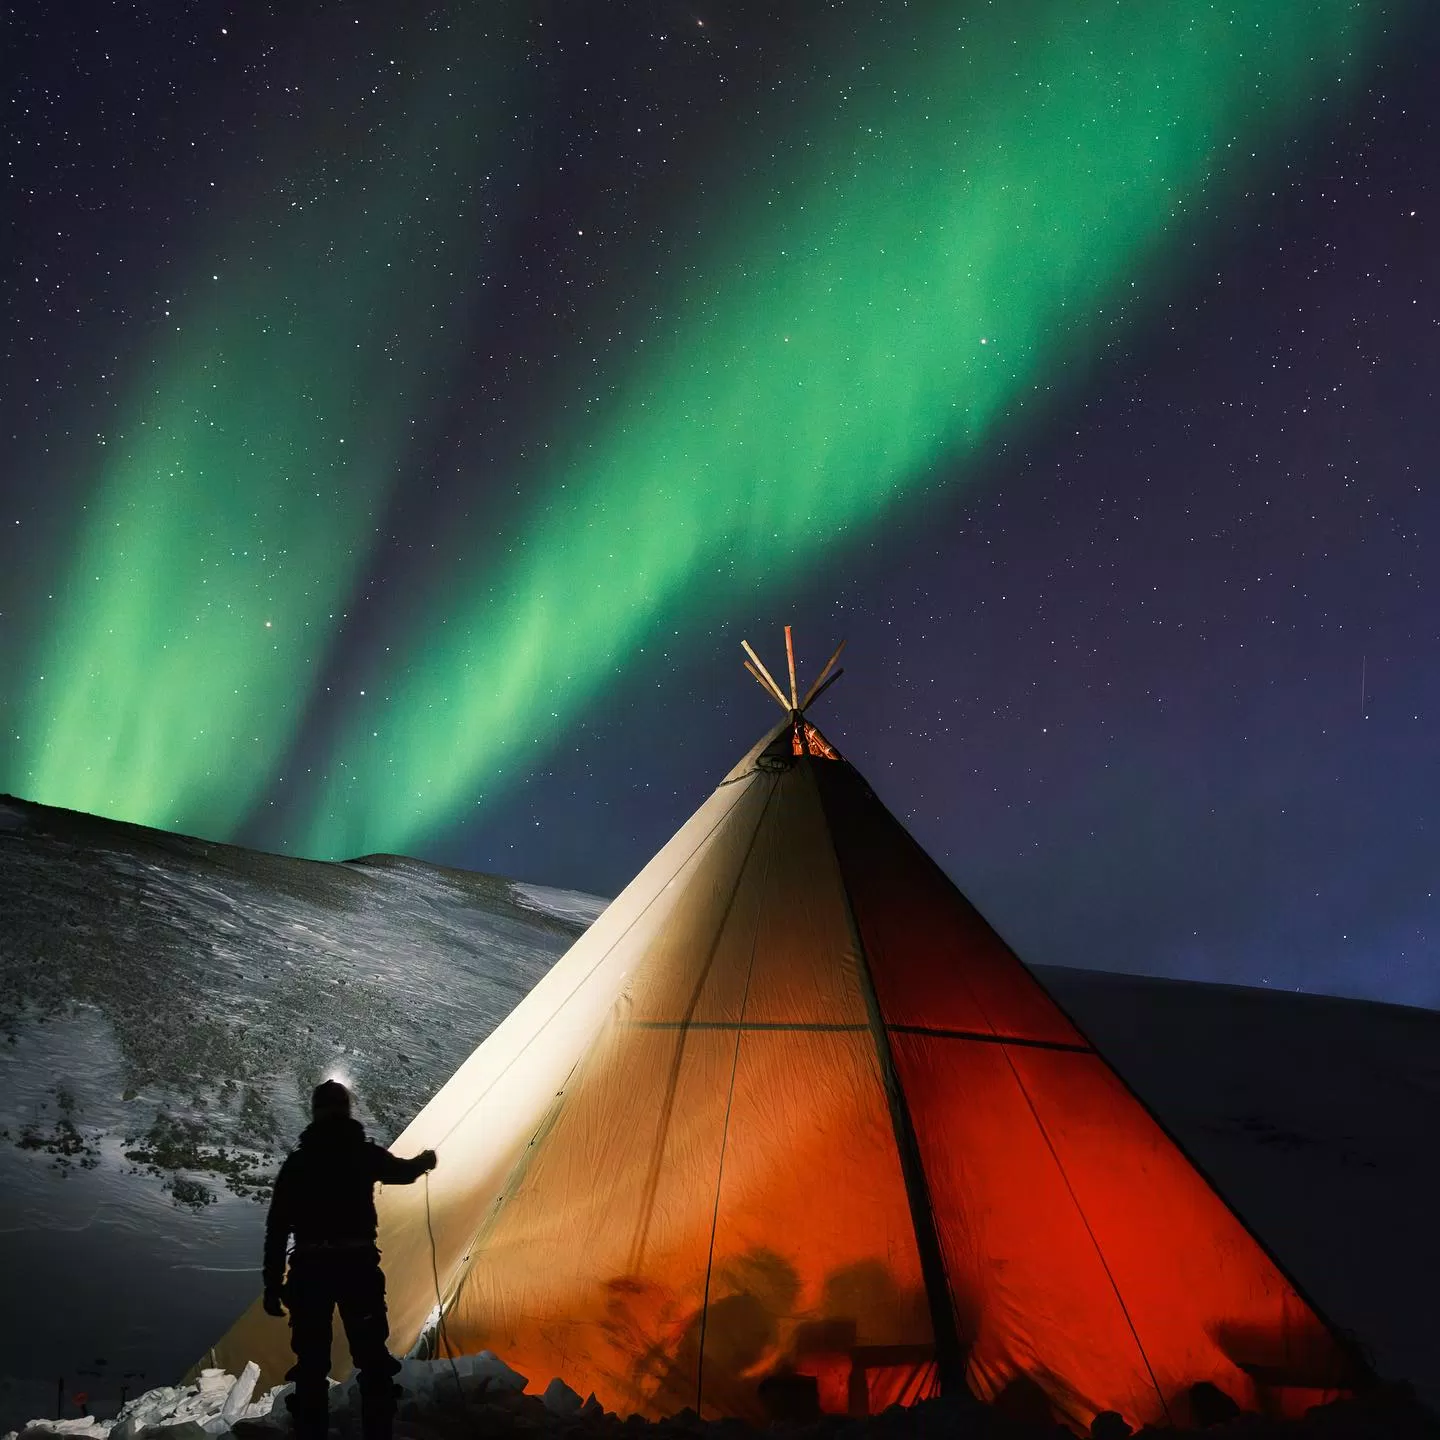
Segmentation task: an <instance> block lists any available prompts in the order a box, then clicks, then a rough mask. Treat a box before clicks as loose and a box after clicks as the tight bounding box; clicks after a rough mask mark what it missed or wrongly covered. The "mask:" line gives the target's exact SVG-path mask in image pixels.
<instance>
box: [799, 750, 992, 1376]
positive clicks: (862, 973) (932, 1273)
mask: <svg viewBox="0 0 1440 1440" xmlns="http://www.w3.org/2000/svg"><path fill="white" fill-rule="evenodd" d="M812 763H813V762H812ZM841 763H842V764H848V763H849V762H848V761H842V762H841ZM811 783H812V785H813V786H814V793H815V803H816V805H817V807H818V808H819V811H820V818H821V820H822V822H823V823H824V826H825V833H826V835H827V836H828V838H829V840H830V853H831V854H832V855H833V856H834V858H835V875H836V878H837V880H838V881H839V883H840V896H841V899H842V901H843V902H844V907H845V919H846V921H847V923H848V925H849V928H850V938H851V942H852V943H853V944H854V946H855V956H856V959H857V961H858V962H859V964H858V972H859V978H860V985H861V990H862V992H863V993H864V996H865V1008H866V1012H867V1014H868V1017H869V1022H870V1023H869V1026H868V1028H869V1030H870V1034H871V1038H872V1039H873V1040H874V1042H875V1051H876V1059H877V1060H878V1062H879V1064H880V1080H881V1084H882V1085H883V1086H884V1089H885V1096H886V1101H887V1107H888V1109H889V1111H890V1126H891V1131H892V1133H893V1135H894V1139H895V1149H896V1152H897V1154H898V1157H899V1160H900V1175H901V1181H902V1183H903V1185H904V1187H905V1200H906V1204H907V1206H908V1208H909V1211H910V1227H911V1230H912V1231H913V1233H914V1236H915V1249H916V1252H917V1255H918V1258H919V1261H920V1271H921V1275H922V1276H923V1278H924V1280H925V1298H926V1300H927V1302H928V1303H929V1308H930V1330H931V1335H932V1337H933V1339H934V1341H935V1363H936V1369H937V1371H938V1372H939V1380H940V1389H941V1393H942V1394H943V1393H944V1392H945V1389H946V1386H947V1381H952V1380H953V1381H954V1382H955V1384H956V1387H957V1393H959V1391H961V1390H963V1391H964V1392H965V1393H967V1394H968V1393H969V1387H968V1385H967V1384H966V1382H965V1367H964V1360H963V1356H964V1347H963V1346H962V1344H961V1342H960V1330H959V1326H958V1324H957V1322H956V1317H955V1297H954V1294H953V1292H952V1291H951V1289H950V1276H949V1273H948V1272H947V1270H946V1268H945V1256H944V1251H943V1250H942V1249H941V1246H940V1232H939V1229H938V1228H937V1226H936V1224H935V1206H934V1204H933V1203H932V1201H931V1198H930V1182H929V1180H928V1179H927V1178H926V1175H925V1162H924V1160H923V1158H922V1157H921V1154H920V1142H919V1138H918V1137H917V1136H916V1134H915V1125H914V1121H913V1120H912V1119H911V1116H910V1106H909V1103H908V1102H907V1100H906V1098H905V1091H904V1088H903V1086H902V1085H901V1084H900V1072H899V1070H898V1068H897V1067H896V1064H895V1053H894V1051H893V1050H892V1049H891V1047H890V1035H889V1031H888V1029H887V1027H886V1025H885V1016H884V1014H883V1013H882V1012H881V1009H880V997H879V994H878V993H877V992H876V989H875V977H874V975H873V973H872V972H871V969H870V956H869V953H868V952H867V951H866V949H865V941H864V938H863V937H862V936H861V933H860V922H859V920H858V919H857V918H856V915H855V905H854V902H853V901H852V900H851V898H850V886H849V884H848V882H847V881H846V879H845V867H844V865H843V864H842V863H841V861H840V850H839V848H838V846H837V845H836V844H835V832H834V829H833V827H832V826H831V823H830V812H829V809H828V808H827V807H826V804H825V797H824V793H823V791H822V788H821V786H820V785H819V784H818V783H817V782H816V781H815V779H814V775H813V773H812V775H811ZM917 1192H918V1193H917ZM922 1226H923V1227H924V1231H925V1238H924V1240H923V1241H922V1239H921V1231H922ZM927 1250H928V1251H929V1252H930V1255H929V1258H928V1259H927V1255H926V1252H927ZM952 1370H953V1371H954V1372H955V1373H953V1374H952V1373H951V1371H952Z"/></svg>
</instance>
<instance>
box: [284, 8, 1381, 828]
mask: <svg viewBox="0 0 1440 1440" xmlns="http://www.w3.org/2000/svg"><path fill="white" fill-rule="evenodd" d="M996 8H997V9H999V8H1002V7H996ZM1003 8H1004V9H1005V11H1006V17H1007V18H1004V19H999V18H996V12H995V10H990V9H987V10H986V11H984V12H982V16H981V18H979V19H967V20H965V21H963V23H957V17H956V15H955V13H954V12H953V10H951V9H950V8H949V7H937V10H938V11H941V12H943V13H940V14H938V15H937V16H936V17H935V18H934V20H933V23H931V24H930V25H929V26H928V30H929V33H926V34H922V35H920V36H919V37H918V43H916V44H915V45H914V46H913V48H909V47H907V49H906V53H904V54H903V55H898V56H896V55H894V54H893V51H894V48H895V47H894V46H893V45H891V46H890V50H891V52H892V54H891V59H890V60H888V61H884V62H882V63H881V64H879V65H876V64H874V63H870V64H868V65H866V66H863V67H862V66H860V65H859V64H858V62H857V64H856V65H855V66H853V67H852V70H853V71H854V77H853V78H854V84H853V88H852V89H851V93H850V98H849V102H848V106H847V107H846V108H847V109H848V119H847V120H844V121H832V122H831V123H830V125H829V127H828V131H827V133H826V135H825V138H824V141H823V144H821V145H818V146H815V147H814V148H811V147H810V146H808V145H807V146H803V147H802V146H797V147H796V153H795V155H794V156H793V157H791V158H789V159H786V158H785V157H784V156H783V155H782V157H781V159H780V160H778V161H777V162H776V164H775V166H774V168H773V172H772V173H771V175H770V177H769V179H770V183H769V184H763V185H757V184H755V183H754V182H753V179H752V181H751V182H750V183H748V184H747V185H746V186H745V187H743V188H742V187H737V194H736V195H734V196H732V197H731V201H732V203H731V204H730V206H729V207H728V208H727V209H725V210H724V211H723V212H717V213H723V214H724V215H725V217H726V219H725V223H724V225H723V227H721V226H717V227H716V228H717V230H718V231H721V232H722V233H721V234H720V238H719V239H717V241H716V242H715V244H714V245H713V246H712V247H710V251H709V253H708V254H704V255H701V256H698V257H697V256H694V255H691V256H687V261H688V263H687V264H686V265H685V266H684V268H683V270H681V271H680V273H679V274H678V275H677V277H676V279H675V281H674V284H673V288H672V293H671V294H670V295H669V297H668V301H667V303H666V304H664V305H663V307H662V311H663V314H664V316H665V320H664V323H663V324H660V325H657V326H655V327H654V328H653V329H652V330H651V331H650V333H649V334H648V335H647V338H646V341H645V342H644V343H643V344H640V345H637V348H636V358H635V360H634V363H633V365H632V367H631V369H630V371H629V373H628V374H627V375H626V376H625V377H624V379H623V382H622V383H621V386H620V398H619V402H618V404H617V405H616V406H614V407H613V408H612V412H611V415H610V418H609V419H608V420H607V421H606V422H605V423H604V424H602V425H598V426H595V427H593V428H590V427H586V426H584V425H583V424H581V425H577V426H576V427H574V430H573V433H568V434H567V433H564V432H562V433H560V435H559V436H558V439H557V444H556V447H555V448H556V449H558V450H560V451H562V452H563V453H564V454H565V455H566V456H567V457H568V458H567V459H566V460H565V461H564V462H563V463H560V464H557V465H555V466H554V467H553V468H552V470H551V472H550V473H548V474H545V475H543V476H539V477H537V478H536V483H535V484H534V485H533V486H532V487H531V493H539V494H542V495H543V496H544V497H545V498H544V500H543V503H541V504H539V505H538V506H537V507H536V508H535V510H534V512H533V513H532V514H531V515H530V517H529V519H528V523H527V527H526V529H525V531H524V533H523V535H521V536H520V537H519V538H518V539H517V541H516V543H515V544H514V545H513V547H512V549H511V551H510V552H509V556H508V558H507V559H506V560H505V562H504V563H503V564H501V565H499V566H498V567H495V568H490V569H488V570H486V571H484V572H482V573H480V574H473V575H467V576H451V577H448V583H447V584H446V585H445V587H444V600H443V604H442V603H441V602H440V600H439V599H438V596H437V602H436V606H435V610H434V613H433V615H432V616H431V619H430V623H429V625H428V629H427V630H426V632H425V633H423V637H422V638H421V639H419V640H418V641H417V643H416V644H415V645H414V646H413V648H412V649H411V650H410V652H409V653H408V654H407V655H406V656H405V657H404V658H403V659H396V660H395V661H394V663H393V666H392V668H390V669H389V670H387V671H384V672H381V673H377V674H376V676H375V678H374V680H373V682H372V685H371V686H370V687H368V688H369V691H370V695H371V697H372V698H371V699H369V700H368V701H367V702H365V703H364V706H363V707H362V708H361V709H359V710H357V711H356V712H354V713H353V714H352V715H351V716H350V717H349V720H350V726H351V728H350V730H349V731H348V733H346V734H345V735H344V736H342V737H341V739H340V742H339V743H338V745H337V746H336V748H335V749H334V750H333V751H332V764H331V766H330V770H329V775H328V778H327V781H326V786H325V788H324V790H323V792H322V794H321V796H320V798H319V801H318V803H317V805H316V807H315V810H314V813H313V816H312V820H311V823H310V825H309V826H308V829H307V830H306V831H305V832H304V834H303V836H302V837H301V838H302V848H303V849H304V850H305V851H306V853H309V854H312V855H317V856H337V855H342V854H357V853H362V852H365V851H372V850H381V849H390V850H404V849H409V848H413V847H415V846H416V845H417V844H419V843H422V842H423V841H424V839H425V838H426V836H428V835H431V834H433V833H434V832H435V831H436V830H437V829H438V828H439V827H442V826H445V825H447V824H450V823H453V822H454V821H455V820H456V819H457V818H458V817H459V816H461V815H463V814H464V813H465V812H466V811H467V810H468V809H469V808H470V807H473V806H474V805H475V804H476V803H478V801H477V797H483V795H484V794H485V793H486V792H487V791H493V788H494V787H495V786H496V785H497V784H499V783H502V782H503V781H504V780H505V779H507V778H509V777H511V776H513V775H514V774H515V773H516V772H517V771H520V770H522V769H523V767H524V766H526V765H528V764H530V763H533V760H534V758H535V756H536V753H537V748H538V746H537V741H536V736H537V735H539V734H541V733H550V732H551V731H552V729H553V726H554V724H555V721H556V719H557V718H558V720H559V722H560V724H562V725H563V724H564V723H565V722H566V720H568V719H570V718H571V717H573V716H574V715H575V714H576V713H577V710H578V708H579V707H580V706H582V705H583V703H584V702H585V700H586V699H587V697H588V696H590V695H592V694H593V693H594V692H596V690H597V689H598V688H599V687H601V686H603V685H604V684H605V683H606V682H607V681H608V680H609V679H610V678H611V677H612V676H613V675H614V674H615V673H616V672H617V671H618V670H620V669H621V668H622V667H624V666H625V665H626V664H627V662H629V661H630V660H631V659H632V657H633V656H634V654H635V653H636V651H637V648H638V647H639V646H640V645H642V644H643V643H644V642H645V641H646V640H647V639H648V638H650V637H651V636H653V635H654V633H655V632H656V630H657V628H658V626H659V624H660V622H661V620H662V618H663V619H665V620H666V621H668V622H670V623H672V624H673V623H675V622H676V621H677V620H679V621H681V622H685V621H693V620H695V619H698V618H700V617H703V616H705V615H707V614H708V615H713V614H715V613H716V611H717V610H718V608H719V605H720V602H721V601H722V599H723V598H724V597H725V596H727V595H731V596H733V595H736V594H739V595H744V596H746V597H747V599H748V597H749V596H751V595H752V594H753V593H754V592H755V590H756V589H757V587H762V586H764V585H765V584H767V583H768V582H770V581H772V580H773V579H774V578H775V577H777V576H782V575H791V574H793V573H794V572H795V571H796V569H797V567H799V566H802V565H813V564H814V563H815V562H816V561H817V559H819V558H820V557H822V556H823V555H824V553H825V552H826V550H827V549H830V548H832V547H833V546H834V544H835V542H837V541H838V540H840V539H841V538H842V537H845V536H847V535H853V534H854V533H855V532H856V531H857V529H858V528H859V527H862V526H864V525H866V524H867V523H872V522H874V521H876V520H877V519H878V518H879V517H881V516H882V515H883V514H885V513H886V512H887V511H893V510H894V509H895V508H896V507H897V505H899V504H900V502H902V501H903V500H905V499H906V498H907V497H909V498H910V499H911V500H912V501H913V500H914V499H915V498H918V497H920V496H922V495H923V494H924V492H925V490H926V488H927V487H928V486H931V485H933V484H934V483H935V482H936V472H937V467H938V466H939V465H940V464H941V462H944V463H945V465H946V471H947V474H953V473H955V472H956V471H957V470H958V469H960V468H961V466H960V464H959V463H957V462H963V460H964V458H965V457H966V456H967V455H971V454H974V453H975V452H977V451H978V450H979V449H980V447H982V446H983V445H984V444H985V442H986V440H987V437H990V436H992V435H993V434H994V431H995V427H996V425H997V422H999V421H1000V420H1001V419H1002V418H1004V417H1005V416H1006V415H1007V414H1008V413H1013V411H1014V410H1015V408H1016V407H1017V406H1018V405H1020V404H1022V403H1025V402H1027V401H1031V400H1033V397H1034V396H1035V395H1036V394H1037V393H1042V392H1043V391H1044V390H1045V389H1046V388H1047V387H1048V386H1049V385H1051V384H1052V383H1053V382H1054V381H1055V379H1056V377H1057V375H1058V372H1059V371H1060V369H1061V367H1063V366H1066V365H1067V364H1074V363H1076V362H1077V361H1083V360H1084V359H1085V358H1086V357H1087V356H1088V355H1090V354H1092V353H1093V352H1094V350H1095V348H1096V347H1097V345H1098V344H1099V343H1100V342H1101V340H1102V339H1103V338H1105V337H1106V336H1109V335H1112V334H1113V333H1114V325H1115V323H1116V319H1117V316H1118V315H1120V314H1121V313H1123V311H1124V309H1125V307H1126V305H1127V302H1128V301H1129V300H1130V299H1131V298H1132V297H1133V296H1134V295H1135V294H1136V293H1137V292H1136V289H1135V286H1136V281H1137V277H1144V276H1154V274H1155V273H1156V271H1157V268H1158V267H1160V266H1162V265H1163V262H1164V258H1165V255H1166V242H1167V241H1168V242H1169V244H1170V246H1171V247H1173V246H1174V245H1175V242H1176V241H1177V240H1178V239H1179V232H1181V231H1183V230H1184V229H1185V227H1186V226H1187V224H1188V225H1190V226H1191V227H1192V233H1193V227H1194V226H1195V225H1196V224H1197V223H1198V220H1197V212H1198V209H1199V206H1200V205H1201V203H1202V202H1203V201H1204V200H1205V199H1206V198H1207V192H1209V191H1211V190H1212V189H1213V187H1214V186H1215V184H1216V182H1217V181H1220V180H1223V179H1224V178H1225V177H1226V176H1227V175H1229V174H1234V173H1235V172H1236V171H1237V170H1238V169H1240V168H1242V167H1243V166H1244V165H1247V164H1249V163H1250V162H1251V161H1252V159H1253V157H1254V156H1255V154H1256V153H1257V152H1258V151H1260V150H1261V149H1262V148H1264V147H1266V146H1269V145H1272V144H1273V143H1274V141H1275V139H1276V136H1277V134H1278V133H1283V132H1285V131H1287V130H1290V129H1293V128H1294V127H1296V126H1297V125H1299V124H1300V123H1301V122H1302V121H1303V120H1304V119H1305V118H1306V117H1307V116H1309V115H1310V114H1312V113H1314V111H1315V110H1316V108H1317V107H1318V106H1320V105H1322V104H1324V103H1325V102H1326V100H1327V99H1328V100H1331V101H1334V100H1337V99H1339V98H1342V97H1343V94H1344V85H1345V82H1346V81H1347V80H1349V79H1351V78H1353V77H1354V76H1355V75H1357V74H1359V73H1361V72H1362V70H1363V68H1364V65H1365V62H1366V61H1367V60H1368V58H1369V52H1370V50H1371V48H1372V45H1373V43H1374V41H1375V37H1376V34H1377V32H1378V30H1379V26H1380V22H1381V20H1382V19H1383V18H1384V10H1383V7H1381V6H1379V5H1375V4H1366V3H1352V0H1295V3H1291V4H1287V5H1284V6H1277V5H1276V4H1274V0H1230V3H1218V4H1206V5H1203V6H1202V5H1192V4H1184V5H1170V4H1166V5H1152V4H1145V3H1129V0H1124V3H1087V4H1076V3H1074V0H1043V3H1032V4H1028V5H1016V6H1012V7H1003ZM876 53H877V54H883V53H885V52H884V50H883V49H882V48H881V47H879V46H877V47H876ZM837 83H838V82H837ZM829 103H830V105H831V108H832V110H833V108H834V102H833V100H832V101H830V102H829ZM457 595H458V596H459V597H460V599H459V600H458V602H457V599H456V597H457ZM357 703H358V702H357Z"/></svg>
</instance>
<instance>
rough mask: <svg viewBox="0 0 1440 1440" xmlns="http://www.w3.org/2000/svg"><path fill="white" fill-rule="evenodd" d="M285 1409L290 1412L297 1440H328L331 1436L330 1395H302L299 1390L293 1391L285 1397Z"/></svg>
mask: <svg viewBox="0 0 1440 1440" xmlns="http://www.w3.org/2000/svg"><path fill="white" fill-rule="evenodd" d="M326 1388H327V1390H328V1388H329V1387H328V1386H327V1387H326ZM285 1408H286V1409H287V1410H288V1411H289V1412H290V1423H291V1426H292V1428H293V1430H294V1432H295V1440H326V1437H327V1436H328V1435H329V1434H330V1397H329V1395H328V1393H322V1394H320V1395H311V1394H303V1395H302V1394H301V1392H300V1391H299V1390H292V1391H291V1392H290V1393H289V1394H288V1395H287V1396H286V1397H285Z"/></svg>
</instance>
